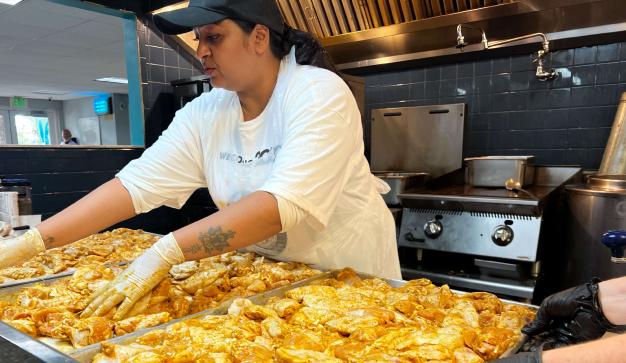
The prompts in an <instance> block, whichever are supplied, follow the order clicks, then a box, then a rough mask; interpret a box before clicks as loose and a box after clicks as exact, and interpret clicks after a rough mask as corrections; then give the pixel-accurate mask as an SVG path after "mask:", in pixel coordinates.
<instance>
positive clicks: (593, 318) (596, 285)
mask: <svg viewBox="0 0 626 363" xmlns="http://www.w3.org/2000/svg"><path fill="white" fill-rule="evenodd" d="M625 324H626V277H620V278H616V279H612V280H607V281H603V282H599V281H598V280H597V279H594V280H592V281H591V282H590V283H587V284H584V285H580V286H576V287H573V288H571V289H568V290H565V291H561V292H558V293H556V294H553V295H550V296H548V297H547V298H546V299H545V300H544V301H543V302H542V303H541V307H540V308H539V311H538V312H537V316H536V318H535V320H534V321H532V322H530V323H529V324H528V325H526V326H525V327H524V328H523V329H522V332H524V333H525V334H527V335H529V336H531V337H532V336H539V335H540V336H541V338H540V341H544V342H547V343H546V344H545V347H546V348H545V350H544V349H541V348H540V349H537V350H536V351H534V352H529V353H519V354H516V355H513V356H511V357H508V358H503V359H499V360H496V361H495V362H497V363H541V362H543V363H561V362H564V363H565V362H566V363H596V362H597V363H618V362H626V334H619V335H615V336H612V337H607V338H604V339H600V340H597V339H599V338H601V337H602V336H603V335H604V334H605V333H606V332H611V333H624V332H626V325H625ZM579 343H584V344H579ZM570 344H576V345H571V346H567V347H563V348H557V349H551V350H547V349H548V348H550V347H558V346H563V345H570Z"/></svg>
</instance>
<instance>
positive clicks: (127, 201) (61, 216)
mask: <svg viewBox="0 0 626 363" xmlns="http://www.w3.org/2000/svg"><path fill="white" fill-rule="evenodd" d="M133 216H135V209H134V208H133V203H132V200H131V198H130V194H129V193H128V191H127V190H126V189H125V188H124V186H123V185H122V183H121V182H120V180H119V179H117V178H115V179H113V180H110V181H108V182H106V183H104V184H102V185H101V186H99V187H98V188H97V189H96V190H94V191H92V192H91V193H89V194H87V195H86V196H84V197H82V198H81V199H79V200H78V201H77V202H76V203H74V204H72V205H70V206H69V207H67V208H65V209H64V210H62V211H61V212H59V213H57V214H55V215H54V216H52V217H50V218H48V219H46V220H45V221H43V222H42V223H41V224H39V225H38V226H37V229H38V230H39V233H41V236H42V238H43V241H44V243H45V245H46V248H51V247H58V246H62V245H65V244H67V243H70V242H74V241H76V240H78V239H81V238H83V237H86V236H89V235H91V234H93V233H96V232H98V231H100V230H102V229H104V228H107V227H109V226H111V225H113V224H115V223H118V222H121V221H123V220H126V219H128V218H131V217H133Z"/></svg>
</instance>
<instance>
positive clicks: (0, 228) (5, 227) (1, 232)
mask: <svg viewBox="0 0 626 363" xmlns="http://www.w3.org/2000/svg"><path fill="white" fill-rule="evenodd" d="M11 232H13V226H11V225H10V224H9V223H6V222H0V237H8V236H9V235H10V234H11Z"/></svg>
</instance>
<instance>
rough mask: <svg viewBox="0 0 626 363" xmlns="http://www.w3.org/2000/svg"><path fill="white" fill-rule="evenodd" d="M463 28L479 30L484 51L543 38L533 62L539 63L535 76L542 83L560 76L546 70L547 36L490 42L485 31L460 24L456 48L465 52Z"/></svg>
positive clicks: (527, 36)
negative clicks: (540, 47)
mask: <svg viewBox="0 0 626 363" xmlns="http://www.w3.org/2000/svg"><path fill="white" fill-rule="evenodd" d="M463 28H465V29H474V30H479V31H480V32H481V39H480V42H481V44H482V45H483V49H490V48H493V47H497V46H499V45H503V44H507V43H513V42H517V41H520V40H524V39H529V38H534V37H542V38H543V42H542V49H540V50H539V51H537V58H536V59H534V60H533V62H534V63H537V71H536V72H535V75H536V76H537V79H539V80H540V81H542V82H544V81H549V80H553V79H555V78H556V77H557V76H558V74H557V73H556V72H555V71H554V70H553V69H549V70H545V69H544V58H545V56H546V55H547V54H548V53H549V52H550V43H549V41H548V37H546V35H545V34H543V33H533V34H528V35H522V36H519V37H515V38H511V39H503V40H496V41H493V42H490V41H488V40H487V35H486V34H485V31H484V30H483V29H481V28H475V27H472V26H468V25H464V24H459V25H457V27H456V47H457V48H459V49H461V50H463V48H464V47H465V46H467V45H468V42H466V41H465V37H464V36H463Z"/></svg>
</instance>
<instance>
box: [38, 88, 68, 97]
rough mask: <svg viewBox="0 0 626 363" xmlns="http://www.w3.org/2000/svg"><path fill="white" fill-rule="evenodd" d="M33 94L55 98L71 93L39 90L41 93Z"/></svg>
mask: <svg viewBox="0 0 626 363" xmlns="http://www.w3.org/2000/svg"><path fill="white" fill-rule="evenodd" d="M32 93H36V94H39V95H55V96H62V95H66V94H68V93H69V92H65V91H51V90H45V89H44V90H39V91H33V92H32Z"/></svg>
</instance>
